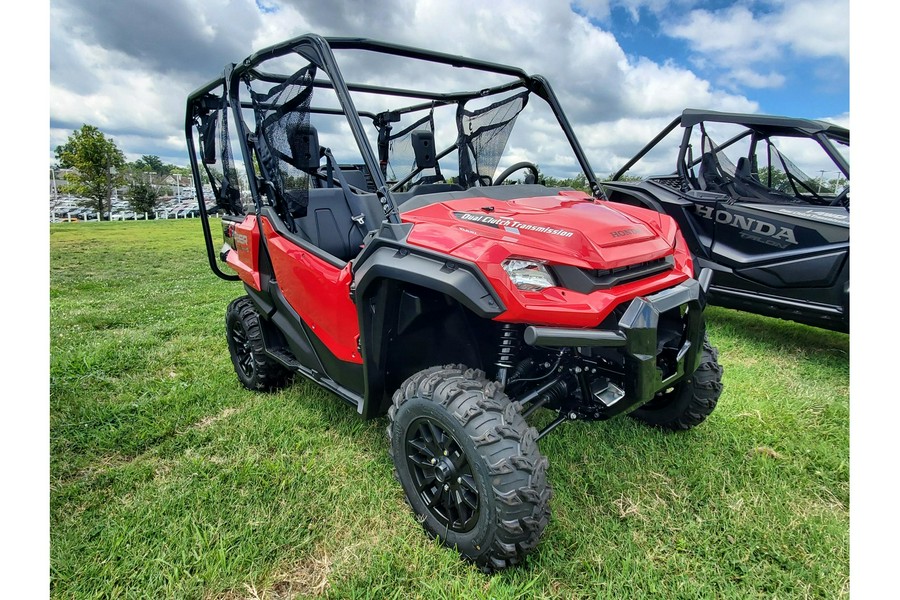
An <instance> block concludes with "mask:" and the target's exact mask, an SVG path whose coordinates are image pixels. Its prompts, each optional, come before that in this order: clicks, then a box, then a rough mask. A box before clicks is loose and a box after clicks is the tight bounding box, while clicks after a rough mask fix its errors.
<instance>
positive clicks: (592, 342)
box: [524, 269, 709, 416]
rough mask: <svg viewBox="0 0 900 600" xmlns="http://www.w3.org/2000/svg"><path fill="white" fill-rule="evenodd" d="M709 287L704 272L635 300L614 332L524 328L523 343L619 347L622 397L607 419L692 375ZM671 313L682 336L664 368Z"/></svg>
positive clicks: (555, 345) (700, 341)
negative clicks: (663, 324)
mask: <svg viewBox="0 0 900 600" xmlns="http://www.w3.org/2000/svg"><path fill="white" fill-rule="evenodd" d="M704 271H706V270H705V269H704ZM708 285H709V277H708V275H707V273H705V272H701V274H700V277H699V278H698V279H689V280H687V281H685V282H683V283H681V284H679V285H677V286H675V287H672V288H668V289H665V290H662V291H660V292H656V293H655V294H651V295H649V296H646V297H642V298H635V299H634V300H632V301H631V303H629V305H628V308H627V309H626V310H625V313H624V314H623V315H622V317H621V318H620V319H619V322H618V328H617V329H564V328H558V327H535V326H529V327H527V328H526V329H525V336H524V339H525V342H526V343H527V344H529V345H531V346H542V347H552V348H566V347H572V348H596V347H601V348H619V349H620V350H619V351H620V352H621V353H622V354H623V355H624V359H625V371H624V375H623V380H622V382H621V383H622V384H623V389H624V391H625V396H624V398H622V400H620V401H619V402H616V403H615V404H614V405H613V406H610V407H608V412H607V415H608V416H612V415H615V414H619V413H622V412H626V411H628V410H630V409H632V408H636V407H637V406H639V405H641V404H643V403H645V402H647V401H649V400H651V399H652V398H653V397H654V396H655V395H656V393H657V392H659V391H660V390H664V389H666V388H668V387H670V386H672V385H674V384H675V383H677V382H678V381H679V380H681V379H682V378H684V377H685V376H687V375H690V374H692V373H693V372H694V371H695V370H697V367H698V366H699V365H700V358H701V354H702V349H703V336H704V325H703V309H704V308H705V305H706V298H705V296H706V294H705V291H706V288H707V287H708ZM673 310H678V311H679V315H680V320H681V322H682V323H683V324H684V333H683V335H682V336H681V339H680V343H679V345H678V347H677V349H676V351H675V352H674V356H672V357H669V360H668V361H667V362H666V363H665V364H666V368H663V366H662V365H661V363H662V361H661V358H660V355H661V352H660V342H659V340H660V316H661V315H662V314H663V313H666V312H668V311H673Z"/></svg>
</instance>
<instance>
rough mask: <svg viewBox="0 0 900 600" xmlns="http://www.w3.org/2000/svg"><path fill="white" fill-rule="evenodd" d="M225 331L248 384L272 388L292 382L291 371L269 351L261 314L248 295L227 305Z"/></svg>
mask: <svg viewBox="0 0 900 600" xmlns="http://www.w3.org/2000/svg"><path fill="white" fill-rule="evenodd" d="M225 331H226V337H227V338H228V350H229V352H230V353H231V362H232V364H234V370H235V372H236V373H237V376H238V379H239V380H240V382H241V384H243V386H244V387H245V388H247V389H248V390H253V391H272V390H277V389H280V388H283V387H284V386H286V385H287V384H288V383H290V381H291V377H292V373H291V372H290V371H288V370H287V369H286V368H285V367H284V366H283V365H281V363H279V362H277V361H276V360H275V359H273V358H272V357H270V356H269V355H268V354H266V351H265V344H264V342H263V336H262V326H261V325H260V322H259V314H258V313H257V312H256V307H255V306H253V302H252V301H251V300H250V298H249V297H247V296H242V297H240V298H237V299H236V300H234V301H232V302H231V304H229V305H228V310H227V311H226V312H225Z"/></svg>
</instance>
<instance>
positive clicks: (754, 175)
mask: <svg viewBox="0 0 900 600" xmlns="http://www.w3.org/2000/svg"><path fill="white" fill-rule="evenodd" d="M678 127H680V128H681V132H680V140H679V142H677V143H673V144H671V145H669V144H668V140H669V139H670V138H671V136H670V134H673V132H675V134H678V133H679V132H678V130H677V128H678ZM669 147H671V149H672V150H677V157H675V156H674V152H673V159H674V167H675V170H674V172H671V173H669V174H667V175H658V176H650V177H647V178H645V179H643V180H641V181H627V180H625V175H626V174H627V173H628V172H629V170H631V169H632V168H633V167H634V166H635V165H637V164H638V163H639V162H641V161H642V160H649V159H655V160H658V158H659V155H660V153H661V151H664V150H665V149H666V148H669ZM849 152H850V131H849V130H848V129H846V128H844V127H841V126H838V125H835V124H833V123H828V122H824V121H814V120H809V119H796V118H791V117H783V116H768V115H754V114H737V113H721V112H713V111H705V110H693V109H687V110H685V111H684V112H683V113H682V114H681V116H679V117H677V118H676V119H675V120H673V121H672V122H671V123H670V124H669V125H668V127H666V128H665V129H663V131H662V132H660V134H658V135H657V136H656V137H655V138H654V139H653V140H651V141H650V142H649V143H648V144H647V145H646V146H645V147H644V148H642V149H641V151H640V152H638V153H637V155H636V156H635V157H634V158H632V159H631V160H630V161H628V163H626V164H625V165H624V166H623V167H622V168H621V169H620V170H619V171H618V172H617V173H616V174H615V175H614V176H613V177H612V181H610V182H604V187H605V189H606V193H607V195H608V196H609V199H610V200H612V201H614V202H619V203H622V204H628V205H631V206H641V207H644V208H649V209H652V210H655V211H657V212H660V213H663V214H667V215H669V216H671V217H672V218H674V219H675V220H676V221H677V222H678V224H679V225H680V227H681V231H682V233H683V234H684V236H685V239H686V240H687V243H688V246H689V247H690V249H691V253H692V254H693V255H694V260H695V261H696V263H697V265H698V266H699V267H700V268H708V269H710V270H711V271H712V273H713V277H712V284H711V287H710V293H709V301H710V303H711V304H718V305H720V306H726V307H729V308H735V309H739V310H745V311H748V312H754V313H758V314H762V315H768V316H772V317H778V318H782V319H790V320H794V321H798V322H800V323H806V324H807V325H813V326H816V327H822V328H825V329H832V330H835V331H843V332H849V329H850V159H849ZM669 164H672V163H669ZM816 175H818V176H816Z"/></svg>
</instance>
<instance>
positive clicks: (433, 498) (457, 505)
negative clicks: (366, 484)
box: [405, 417, 479, 533]
mask: <svg viewBox="0 0 900 600" xmlns="http://www.w3.org/2000/svg"><path fill="white" fill-rule="evenodd" d="M406 435H407V437H406V444H405V445H406V462H407V465H408V467H409V471H410V473H411V474H412V476H413V480H414V482H415V487H416V491H417V492H418V493H419V496H420V497H421V498H422V502H424V504H425V506H426V507H427V508H428V511H429V512H430V513H431V514H432V515H433V516H434V518H435V519H437V521H438V522H439V523H440V524H441V525H444V526H446V527H449V528H450V530H451V531H456V532H459V533H464V532H466V531H470V530H472V528H474V527H475V524H476V523H477V522H478V505H479V503H478V498H479V496H478V488H477V487H476V485H475V477H474V475H473V473H472V466H471V465H470V464H469V461H468V459H467V458H466V455H465V453H464V452H463V450H462V447H461V446H460V445H459V442H457V441H456V439H454V437H453V436H452V435H450V434H449V433H448V432H447V431H445V430H444V428H443V427H441V425H440V423H438V422H437V421H435V420H434V419H431V418H429V417H420V418H419V419H416V420H415V421H414V422H413V423H412V424H411V425H410V427H409V429H407V433H406Z"/></svg>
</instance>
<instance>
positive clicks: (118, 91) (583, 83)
mask: <svg viewBox="0 0 900 600" xmlns="http://www.w3.org/2000/svg"><path fill="white" fill-rule="evenodd" d="M49 16H50V140H49V151H48V155H49V159H50V161H51V163H52V162H54V157H53V149H54V148H55V147H56V146H57V145H59V144H61V143H63V142H64V141H65V139H66V137H67V136H68V135H69V134H70V133H71V132H72V130H73V129H76V128H78V127H80V126H81V125H82V124H83V123H89V124H92V125H95V126H97V127H99V128H100V129H101V130H102V131H103V132H104V133H106V134H107V135H108V136H110V137H112V138H113V139H114V140H115V142H116V144H117V145H118V146H119V147H120V148H121V149H122V150H123V151H124V152H125V154H126V156H127V157H128V158H129V159H132V160H133V159H135V158H138V157H140V156H141V155H142V154H155V155H158V156H160V157H162V158H163V159H164V160H165V161H166V162H171V163H175V164H181V165H184V164H186V163H187V156H186V151H185V142H184V137H183V134H182V128H183V125H182V124H183V119H184V102H185V98H186V96H187V95H188V93H189V92H190V91H192V90H194V89H196V88H197V87H199V86H200V85H201V84H203V83H205V82H206V81H208V80H210V79H212V78H214V77H215V76H217V75H218V74H220V73H221V72H222V68H223V66H224V65H225V63H226V62H233V61H239V60H241V59H242V58H244V57H245V56H247V55H249V54H250V53H252V52H253V51H254V50H257V49H259V48H262V47H264V46H267V45H270V44H273V43H276V42H279V41H282V40H284V39H287V38H290V37H294V36H297V35H300V34H303V33H306V32H315V33H320V34H323V35H339V36H366V37H372V38H376V39H383V40H385V41H392V42H396V43H401V44H409V45H414V46H422V47H427V48H430V49H434V50H439V51H444V52H450V53H456V54H462V55H467V56H471V57H475V58H481V59H486V60H490V61H494V62H501V63H509V64H514V65H516V66H520V67H522V68H524V69H525V70H526V71H529V72H531V73H541V74H543V75H546V76H547V77H548V78H549V79H550V80H551V82H552V83H553V85H554V87H555V88H556V91H557V94H558V95H559V96H560V98H561V101H562V104H563V107H564V108H565V109H566V111H567V113H568V114H569V117H570V119H571V120H572V121H573V125H574V127H575V129H576V133H577V134H578V136H579V138H580V139H581V142H582V145H583V146H584V147H585V150H586V151H587V153H588V157H589V159H590V160H591V162H592V164H593V167H594V169H595V170H596V171H597V172H598V173H600V174H604V173H610V172H612V171H614V170H616V169H617V168H618V167H619V166H621V164H622V163H623V162H624V161H625V160H627V159H628V158H629V157H630V156H632V155H633V154H634V153H635V152H636V151H637V150H638V149H639V148H640V147H641V146H642V145H643V144H644V143H645V142H646V141H647V140H649V139H650V138H651V137H652V136H653V135H654V134H655V133H656V132H658V131H659V130H660V129H662V127H663V126H664V125H665V124H666V123H667V122H669V121H670V120H671V119H672V118H674V116H676V115H677V114H678V113H679V112H680V111H681V110H682V109H684V108H686V107H695V108H709V109H716V110H727V111H740V112H762V113H770V114H787V115H792V116H801V117H809V118H825V119H829V120H833V121H836V122H839V123H841V124H843V125H848V124H849V102H850V101H849V37H850V36H849V27H848V21H849V2H848V1H847V0H791V1H787V0H747V1H745V2H728V1H724V0H574V1H569V0H533V1H529V2H521V1H519V2H514V1H510V0H494V1H492V2H489V3H486V2H480V1H470V0H453V1H448V0H379V1H377V2H376V1H371V0H370V1H366V0H331V1H326V2H323V1H321V0H229V1H224V0H154V1H152V2H143V1H122V0H91V1H84V0H51V2H50V12H49ZM529 158H531V159H532V160H534V161H535V162H537V163H538V164H540V165H542V166H543V165H544V164H550V163H551V162H552V158H551V157H549V156H537V157H529Z"/></svg>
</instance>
